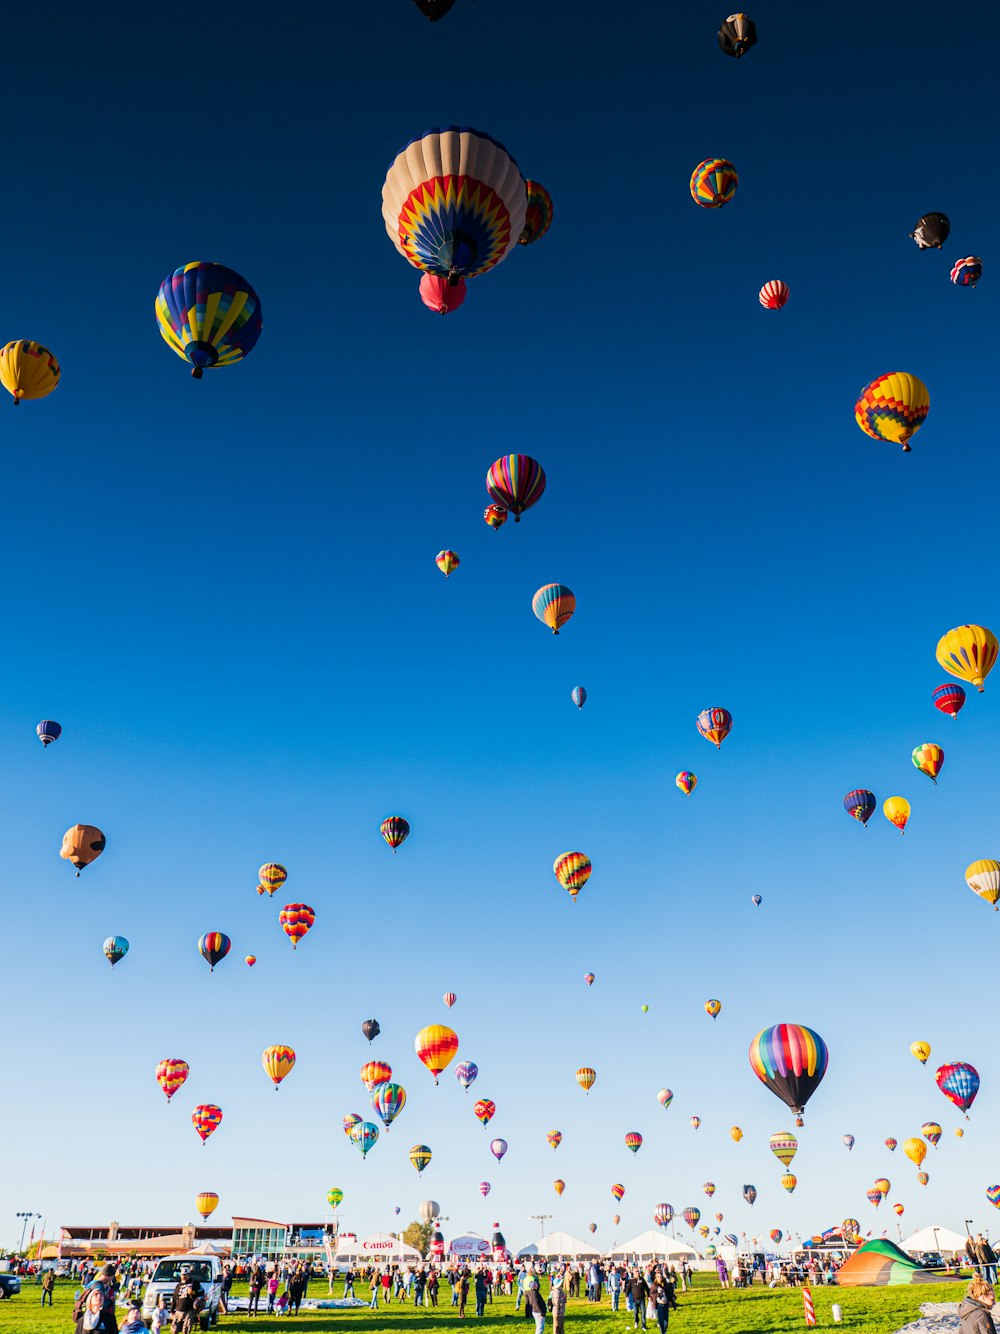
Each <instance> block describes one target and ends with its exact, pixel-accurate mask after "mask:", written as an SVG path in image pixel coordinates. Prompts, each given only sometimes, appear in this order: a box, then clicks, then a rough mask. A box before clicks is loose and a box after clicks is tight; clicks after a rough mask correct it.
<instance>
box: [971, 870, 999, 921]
mask: <svg viewBox="0 0 1000 1334" xmlns="http://www.w3.org/2000/svg"><path fill="white" fill-rule="evenodd" d="M965 883H966V884H967V885H968V886H969V888H970V889H971V890H972V892H973V894H978V895H979V897H980V898H981V899H985V900H986V902H987V903H991V904H992V905H993V907H994V908H995V909H996V910H997V911H998V912H1000V907H998V900H1000V862H998V861H994V860H993V858H992V857H986V858H984V859H983V860H981V861H978V862H971V863H970V864H969V865H968V866H967V867H966V868H965Z"/></svg>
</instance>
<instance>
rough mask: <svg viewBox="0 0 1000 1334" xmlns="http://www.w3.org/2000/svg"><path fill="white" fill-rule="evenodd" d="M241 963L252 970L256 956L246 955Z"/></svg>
mask: <svg viewBox="0 0 1000 1334" xmlns="http://www.w3.org/2000/svg"><path fill="white" fill-rule="evenodd" d="M243 962H244V963H245V964H246V966H247V967H248V968H252V967H253V966H254V964H255V963H256V962H257V956H256V954H248V955H247V956H246V958H245V959H244V960H243Z"/></svg>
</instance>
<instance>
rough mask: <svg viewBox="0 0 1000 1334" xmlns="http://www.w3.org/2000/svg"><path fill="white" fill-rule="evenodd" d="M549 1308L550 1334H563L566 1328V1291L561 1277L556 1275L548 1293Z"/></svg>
mask: <svg viewBox="0 0 1000 1334" xmlns="http://www.w3.org/2000/svg"><path fill="white" fill-rule="evenodd" d="M549 1308H550V1309H551V1311H552V1334H563V1330H564V1329H565V1326H566V1290H565V1288H564V1287H563V1281H562V1275H561V1274H556V1276H555V1278H554V1279H553V1280H552V1291H551V1292H550V1293H549Z"/></svg>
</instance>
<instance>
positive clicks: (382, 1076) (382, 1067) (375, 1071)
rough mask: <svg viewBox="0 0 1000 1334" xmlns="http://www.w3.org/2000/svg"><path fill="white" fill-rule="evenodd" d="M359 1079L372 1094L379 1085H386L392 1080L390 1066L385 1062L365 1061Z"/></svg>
mask: <svg viewBox="0 0 1000 1334" xmlns="http://www.w3.org/2000/svg"><path fill="white" fill-rule="evenodd" d="M359 1077H360V1079H361V1082H362V1084H364V1086H365V1088H366V1089H367V1090H368V1092H369V1093H373V1092H374V1091H375V1089H376V1088H378V1086H379V1084H387V1083H388V1082H389V1080H390V1079H391V1078H392V1066H391V1065H389V1064H388V1062H386V1061H365V1063H364V1065H363V1066H362V1067H361V1071H360V1076H359Z"/></svg>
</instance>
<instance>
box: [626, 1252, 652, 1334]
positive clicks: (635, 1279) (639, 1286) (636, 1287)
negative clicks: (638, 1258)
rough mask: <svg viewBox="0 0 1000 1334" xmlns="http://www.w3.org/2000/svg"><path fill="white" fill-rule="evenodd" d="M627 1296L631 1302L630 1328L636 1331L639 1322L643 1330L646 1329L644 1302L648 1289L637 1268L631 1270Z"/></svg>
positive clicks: (646, 1298) (647, 1297)
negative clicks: (631, 1317)
mask: <svg viewBox="0 0 1000 1334" xmlns="http://www.w3.org/2000/svg"><path fill="white" fill-rule="evenodd" d="M628 1295H629V1297H630V1298H631V1301H632V1313H633V1317H634V1318H633V1320H632V1328H633V1329H638V1328H639V1322H640V1321H641V1322H642V1327H643V1329H645V1328H646V1302H647V1301H648V1300H649V1288H648V1286H647V1284H646V1280H645V1279H644V1278H643V1276H642V1272H641V1270H640V1269H639V1266H638V1265H636V1267H635V1268H634V1269H633V1270H632V1277H631V1279H630V1280H629V1285H628Z"/></svg>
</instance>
